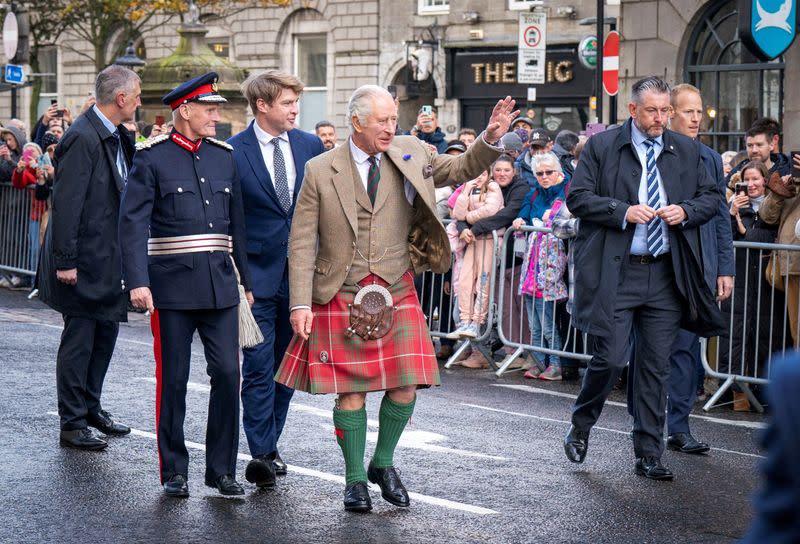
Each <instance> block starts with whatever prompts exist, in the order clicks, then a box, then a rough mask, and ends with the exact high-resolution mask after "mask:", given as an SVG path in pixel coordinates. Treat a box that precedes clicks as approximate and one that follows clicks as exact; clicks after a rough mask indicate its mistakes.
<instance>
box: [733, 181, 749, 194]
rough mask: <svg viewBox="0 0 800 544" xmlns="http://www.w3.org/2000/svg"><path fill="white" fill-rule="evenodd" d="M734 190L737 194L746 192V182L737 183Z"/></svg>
mask: <svg viewBox="0 0 800 544" xmlns="http://www.w3.org/2000/svg"><path fill="white" fill-rule="evenodd" d="M734 191H735V192H736V194H737V196H738V195H746V194H747V184H746V183H737V184H736V185H735V186H734Z"/></svg>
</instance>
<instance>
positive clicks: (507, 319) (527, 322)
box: [495, 226, 592, 376]
mask: <svg viewBox="0 0 800 544" xmlns="http://www.w3.org/2000/svg"><path fill="white" fill-rule="evenodd" d="M532 232H541V233H545V234H549V233H551V232H552V230H551V229H549V228H543V227H528V226H525V227H522V228H520V229H518V230H513V229H508V230H507V231H506V233H505V235H504V236H503V242H502V244H501V248H500V274H499V277H500V278H502V281H500V282H499V285H498V287H499V289H498V291H499V292H498V298H499V300H500V303H499V304H498V307H497V333H498V336H499V337H500V340H501V341H502V342H503V344H504V345H506V346H509V347H512V348H514V352H513V353H512V354H510V355H508V356H507V357H506V358H505V359H504V360H503V361H502V363H501V364H500V366H499V368H498V369H497V371H496V372H495V374H496V375H497V376H502V375H503V374H504V373H505V372H508V371H509V367H510V366H511V364H512V363H513V362H514V360H515V359H517V358H518V357H522V356H523V355H524V354H525V353H526V352H530V353H535V354H538V355H540V356H541V357H537V359H540V360H541V359H547V358H553V357H559V358H566V359H572V360H576V361H588V360H589V359H591V358H592V356H591V355H590V354H589V353H588V352H587V346H588V341H587V335H586V334H583V333H581V332H580V331H578V330H577V329H575V327H573V326H572V319H571V316H570V315H569V313H568V312H567V310H566V306H567V304H566V299H562V300H549V301H548V300H544V299H536V298H535V297H532V296H528V295H522V294H521V293H520V286H519V284H520V281H521V280H522V275H523V273H524V271H523V270H522V259H520V258H518V257H517V253H518V252H517V251H516V248H515V251H514V255H512V256H511V257H510V258H509V253H510V252H509V250H508V245H509V244H515V245H516V244H517V243H518V241H519V240H522V244H523V245H524V249H523V248H522V247H520V252H521V251H527V242H526V241H525V240H526V238H527V237H528V236H529V234H530V233H532ZM520 234H521V235H520ZM565 283H566V285H567V287H568V282H567V279H566V276H565ZM535 325H538V326H537V327H535ZM535 329H538V330H535ZM540 366H541V368H540V369H541V370H544V365H543V364H542V365H540Z"/></svg>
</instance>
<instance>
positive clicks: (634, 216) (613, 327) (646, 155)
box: [564, 77, 721, 480]
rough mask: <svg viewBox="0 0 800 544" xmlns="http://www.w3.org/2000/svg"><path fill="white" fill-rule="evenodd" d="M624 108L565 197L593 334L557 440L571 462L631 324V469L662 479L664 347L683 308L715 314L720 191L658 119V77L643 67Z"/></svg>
mask: <svg viewBox="0 0 800 544" xmlns="http://www.w3.org/2000/svg"><path fill="white" fill-rule="evenodd" d="M629 109H630V112H631V117H632V119H630V120H628V121H627V122H626V123H625V124H624V125H622V126H621V127H618V128H613V129H611V130H608V131H606V132H603V133H600V134H597V135H595V136H593V137H592V138H590V139H589V141H588V142H587V144H586V147H585V148H584V150H583V152H582V153H581V158H580V162H579V164H578V166H577V168H576V170H575V176H574V177H573V178H572V185H571V187H570V192H569V196H568V197H567V205H568V207H569V209H570V211H571V212H572V213H573V214H574V215H575V216H577V217H579V218H581V226H580V232H579V234H578V237H577V238H576V239H575V242H574V248H575V253H574V255H575V274H576V277H575V313H574V316H573V317H574V320H575V324H576V327H577V328H579V329H581V330H582V331H584V332H588V333H589V334H592V335H595V337H594V346H593V358H592V360H591V361H590V363H589V366H588V368H587V372H586V375H585V377H584V381H583V386H582V388H581V392H580V394H579V396H578V399H577V401H576V403H575V408H574V411H573V414H572V425H573V426H572V427H571V428H570V431H569V433H568V434H567V436H566V438H565V441H564V448H565V452H566V454H567V457H568V458H569V459H570V460H571V461H573V462H577V463H580V462H582V461H583V459H584V457H585V455H586V449H587V445H588V435H589V430H590V429H591V427H592V426H593V425H594V424H595V423H596V421H597V419H598V417H599V416H600V412H601V410H602V407H603V403H604V402H605V399H606V398H607V397H608V394H609V393H610V391H611V387H612V386H613V384H614V382H615V381H616V379H617V377H618V375H619V372H620V371H621V370H622V368H623V367H624V366H625V364H626V362H627V360H628V353H627V352H628V339H629V338H630V335H631V332H632V331H635V334H636V361H637V364H636V368H635V373H634V376H633V377H632V378H630V379H634V380H635V381H636V384H635V387H634V391H635V397H634V398H633V399H629V402H633V404H634V450H635V454H636V457H637V463H636V472H637V474H641V475H644V476H646V477H648V478H651V479H659V480H665V479H672V473H671V472H670V471H669V470H668V469H667V468H665V467H663V466H662V465H661V461H660V458H661V453H662V451H663V442H662V431H663V428H664V410H665V403H666V387H665V386H666V380H667V378H668V377H669V360H668V356H669V349H668V347H669V346H671V345H672V341H673V339H674V338H675V335H676V334H677V332H678V328H679V326H680V325H681V323H682V315H689V316H692V317H693V321H696V322H702V321H704V318H705V312H709V311H711V310H710V308H714V309H715V310H716V316H717V317H718V318H719V319H720V323H721V316H720V315H719V310H718V309H716V306H715V305H714V301H713V295H712V294H711V292H710V290H709V289H708V287H707V285H706V284H705V282H704V280H703V273H702V267H701V263H702V260H701V251H700V241H699V233H698V227H699V226H700V225H701V224H702V223H704V222H706V221H708V220H709V219H711V217H713V215H714V213H715V212H716V210H717V207H718V202H719V195H718V194H717V190H716V187H715V184H714V180H712V179H711V178H710V177H709V176H708V174H707V172H706V168H705V167H704V166H703V163H702V159H701V156H700V148H699V147H698V145H697V144H696V143H695V142H694V141H692V140H691V139H690V138H687V137H685V136H681V135H680V134H677V133H674V132H671V131H669V130H666V129H665V128H664V127H665V126H666V123H667V120H668V117H669V112H670V97H669V86H668V85H667V84H666V83H665V82H663V81H662V80H660V79H658V78H656V77H649V78H645V79H643V80H641V81H639V82H637V83H636V84H634V86H633V96H632V102H631V104H629ZM706 304H707V305H709V307H706ZM712 315H714V314H712ZM695 330H698V329H697V328H695Z"/></svg>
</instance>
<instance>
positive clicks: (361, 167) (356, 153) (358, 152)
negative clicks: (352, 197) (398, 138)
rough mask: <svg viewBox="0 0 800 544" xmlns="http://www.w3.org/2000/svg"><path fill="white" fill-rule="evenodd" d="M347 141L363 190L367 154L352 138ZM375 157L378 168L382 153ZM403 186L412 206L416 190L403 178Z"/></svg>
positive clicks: (365, 178) (367, 167) (367, 173)
mask: <svg viewBox="0 0 800 544" xmlns="http://www.w3.org/2000/svg"><path fill="white" fill-rule="evenodd" d="M347 141H348V142H349V144H350V153H351V154H352V155H353V162H355V163H356V170H357V171H358V175H359V176H360V177H361V183H363V184H364V190H365V191H366V190H367V181H368V180H369V157H370V156H369V155H368V154H367V153H366V152H365V151H363V150H362V149H361V148H360V147H358V146H357V145H356V144H355V143H353V139H352V138H348V139H347ZM375 158H376V159H377V160H378V168H380V166H381V160H382V159H383V153H376V154H375ZM403 181H404V187H405V193H406V200H408V203H409V204H411V205H412V206H413V205H414V197H415V196H417V190H416V189H414V186H413V185H411V182H410V181H408V180H407V179H404V180H403Z"/></svg>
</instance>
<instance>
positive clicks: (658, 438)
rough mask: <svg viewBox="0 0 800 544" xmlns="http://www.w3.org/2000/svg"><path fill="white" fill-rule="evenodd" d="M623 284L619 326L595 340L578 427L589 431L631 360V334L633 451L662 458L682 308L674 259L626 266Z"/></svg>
mask: <svg viewBox="0 0 800 544" xmlns="http://www.w3.org/2000/svg"><path fill="white" fill-rule="evenodd" d="M620 280H621V281H620V283H619V285H618V286H617V294H616V300H615V306H614V326H613V332H612V334H610V335H607V336H606V335H598V336H595V337H594V339H593V343H594V345H593V353H594V356H593V357H592V359H591V361H589V365H588V367H587V369H586V374H585V375H584V379H583V385H582V387H581V391H580V393H579V394H578V399H577V400H576V401H575V408H574V410H573V412H572V424H573V425H575V427H576V428H577V429H580V430H584V431H588V430H589V429H590V428H591V427H592V426H593V425H594V424H595V423H596V422H597V419H598V418H599V417H600V413H601V411H602V409H603V404H604V403H605V401H606V399H607V398H608V395H609V393H610V392H611V388H612V387H613V385H614V383H615V382H616V380H617V378H618V377H619V374H620V372H621V371H622V369H623V368H624V367H625V364H626V363H627V362H628V353H629V339H630V336H631V332H634V333H635V335H636V343H635V346H634V350H635V356H634V357H635V359H636V361H637V364H636V365H634V367H633V370H634V371H633V373H632V375H631V374H629V375H628V380H632V381H633V398H632V399H629V402H632V404H633V414H634V416H633V417H634V422H633V447H634V453H635V455H636V457H646V456H656V457H660V456H661V453H662V451H663V449H664V444H663V439H662V435H663V429H664V418H665V417H664V410H665V405H666V397H667V391H666V388H667V380H668V378H669V351H668V350H666V349H664V346H665V345H667V346H671V345H672V342H673V341H674V339H675V335H676V334H677V333H678V328H679V324H680V316H681V304H680V299H679V295H678V293H677V289H676V287H675V279H674V275H673V272H672V264H671V263H670V261H669V259H668V258H667V259H664V260H661V261H659V262H657V263H654V264H649V265H646V264H632V263H627V262H626V263H624V264H623V267H622V273H621V275H620Z"/></svg>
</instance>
